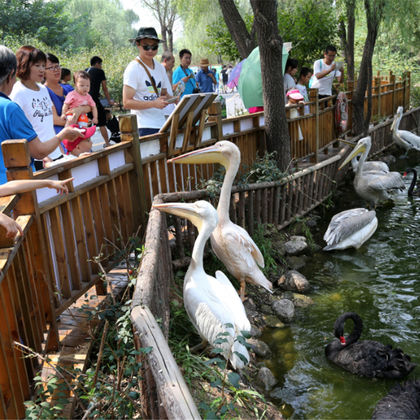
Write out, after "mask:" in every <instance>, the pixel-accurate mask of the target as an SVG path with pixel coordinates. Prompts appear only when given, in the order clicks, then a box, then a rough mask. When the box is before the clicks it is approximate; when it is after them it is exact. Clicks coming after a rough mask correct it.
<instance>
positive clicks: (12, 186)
mask: <svg viewBox="0 0 420 420" xmlns="http://www.w3.org/2000/svg"><path fill="white" fill-rule="evenodd" d="M73 179H74V178H68V179H65V180H63V181H55V180H52V179H22V180H16V181H9V182H6V184H3V185H0V196H4V195H12V194H18V193H24V192H27V191H32V190H36V189H38V188H55V189H56V190H57V192H59V193H67V192H68V191H69V190H68V188H67V185H66V184H68V183H69V182H70V181H73Z"/></svg>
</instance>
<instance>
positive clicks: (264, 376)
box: [257, 367, 277, 391]
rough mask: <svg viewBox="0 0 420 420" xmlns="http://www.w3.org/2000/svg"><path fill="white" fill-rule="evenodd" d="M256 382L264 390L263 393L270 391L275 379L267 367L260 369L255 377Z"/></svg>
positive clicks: (275, 381)
mask: <svg viewBox="0 0 420 420" xmlns="http://www.w3.org/2000/svg"><path fill="white" fill-rule="evenodd" d="M257 381H258V382H259V384H260V385H262V387H263V388H264V390H265V391H270V390H271V389H273V386H274V385H275V384H276V383H277V379H276V378H275V377H274V375H273V374H272V373H271V370H270V369H268V368H267V367H262V368H261V369H260V370H259V372H258V375H257Z"/></svg>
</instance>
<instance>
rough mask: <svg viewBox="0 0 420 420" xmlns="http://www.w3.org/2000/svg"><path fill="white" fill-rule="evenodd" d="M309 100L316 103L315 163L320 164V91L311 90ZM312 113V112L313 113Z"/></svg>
mask: <svg viewBox="0 0 420 420" xmlns="http://www.w3.org/2000/svg"><path fill="white" fill-rule="evenodd" d="M309 98H310V100H311V101H313V100H314V101H315V162H316V163H318V151H319V97H318V89H309ZM311 112H312V111H311Z"/></svg>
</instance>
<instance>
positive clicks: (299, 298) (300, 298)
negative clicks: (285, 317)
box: [292, 293, 314, 308]
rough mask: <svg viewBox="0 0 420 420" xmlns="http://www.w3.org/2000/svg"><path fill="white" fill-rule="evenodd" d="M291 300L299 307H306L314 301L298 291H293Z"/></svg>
mask: <svg viewBox="0 0 420 420" xmlns="http://www.w3.org/2000/svg"><path fill="white" fill-rule="evenodd" d="M292 301H293V303H294V304H295V306H297V307H299V308H306V307H308V306H309V305H313V303H314V301H313V300H312V299H311V298H310V297H309V296H305V295H301V294H300V293H293V299H292Z"/></svg>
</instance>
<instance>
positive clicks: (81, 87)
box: [61, 70, 98, 128]
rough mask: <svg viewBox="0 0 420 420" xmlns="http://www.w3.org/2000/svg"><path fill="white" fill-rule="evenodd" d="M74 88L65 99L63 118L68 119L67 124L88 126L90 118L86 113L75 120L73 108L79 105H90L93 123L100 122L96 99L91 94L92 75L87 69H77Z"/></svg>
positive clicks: (81, 126)
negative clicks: (90, 75)
mask: <svg viewBox="0 0 420 420" xmlns="http://www.w3.org/2000/svg"><path fill="white" fill-rule="evenodd" d="M73 78H74V90H72V91H71V92H69V93H68V94H67V96H66V99H65V101H64V105H63V110H62V112H61V118H63V119H64V120H65V121H66V126H68V125H73V124H77V125H78V126H79V128H86V127H87V126H88V124H89V119H88V117H87V115H86V114H81V115H80V117H79V119H78V120H77V121H74V114H73V112H72V109H74V108H76V107H78V106H85V105H86V106H90V108H91V111H90V112H92V115H93V118H92V124H98V109H97V108H96V104H95V101H94V100H93V98H92V97H91V96H90V95H89V90H90V77H89V74H88V73H87V72H86V71H83V70H81V71H77V72H75V73H74V76H73ZM95 128H96V127H95Z"/></svg>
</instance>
